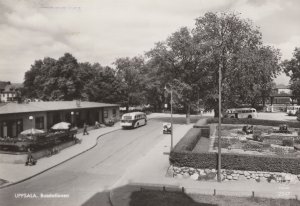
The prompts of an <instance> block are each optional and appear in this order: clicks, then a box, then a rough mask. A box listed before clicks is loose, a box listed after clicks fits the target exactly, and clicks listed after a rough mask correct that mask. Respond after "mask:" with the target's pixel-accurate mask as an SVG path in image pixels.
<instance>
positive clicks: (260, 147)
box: [242, 142, 263, 152]
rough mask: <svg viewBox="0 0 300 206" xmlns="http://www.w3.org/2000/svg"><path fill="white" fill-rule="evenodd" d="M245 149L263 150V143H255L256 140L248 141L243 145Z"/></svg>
mask: <svg viewBox="0 0 300 206" xmlns="http://www.w3.org/2000/svg"><path fill="white" fill-rule="evenodd" d="M242 149H243V150H245V151H257V152H261V151H262V150H263V144H259V143H254V142H247V143H246V144H244V145H243V147H242Z"/></svg>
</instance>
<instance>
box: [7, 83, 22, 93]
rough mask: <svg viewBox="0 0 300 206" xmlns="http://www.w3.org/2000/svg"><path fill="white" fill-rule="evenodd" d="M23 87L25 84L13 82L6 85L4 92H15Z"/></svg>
mask: <svg viewBox="0 0 300 206" xmlns="http://www.w3.org/2000/svg"><path fill="white" fill-rule="evenodd" d="M22 87H23V84H20V83H12V84H9V85H6V86H5V88H4V91H3V92H15V91H16V89H19V88H22Z"/></svg>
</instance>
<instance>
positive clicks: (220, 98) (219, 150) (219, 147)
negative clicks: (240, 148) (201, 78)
mask: <svg viewBox="0 0 300 206" xmlns="http://www.w3.org/2000/svg"><path fill="white" fill-rule="evenodd" d="M221 84H222V70H221V65H219V123H218V140H219V141H218V182H221V106H222V104H221V100H222V95H221V94H222V90H221V89H222V86H221Z"/></svg>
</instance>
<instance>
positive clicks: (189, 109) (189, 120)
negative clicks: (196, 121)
mask: <svg viewBox="0 0 300 206" xmlns="http://www.w3.org/2000/svg"><path fill="white" fill-rule="evenodd" d="M190 123H191V104H190V103H188V104H187V108H186V124H190Z"/></svg>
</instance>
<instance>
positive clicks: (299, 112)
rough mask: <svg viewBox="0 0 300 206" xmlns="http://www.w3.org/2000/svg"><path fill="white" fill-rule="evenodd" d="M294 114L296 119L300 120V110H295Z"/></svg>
mask: <svg viewBox="0 0 300 206" xmlns="http://www.w3.org/2000/svg"><path fill="white" fill-rule="evenodd" d="M296 116H297V120H298V121H300V111H299V110H298V111H297V112H296Z"/></svg>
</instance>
